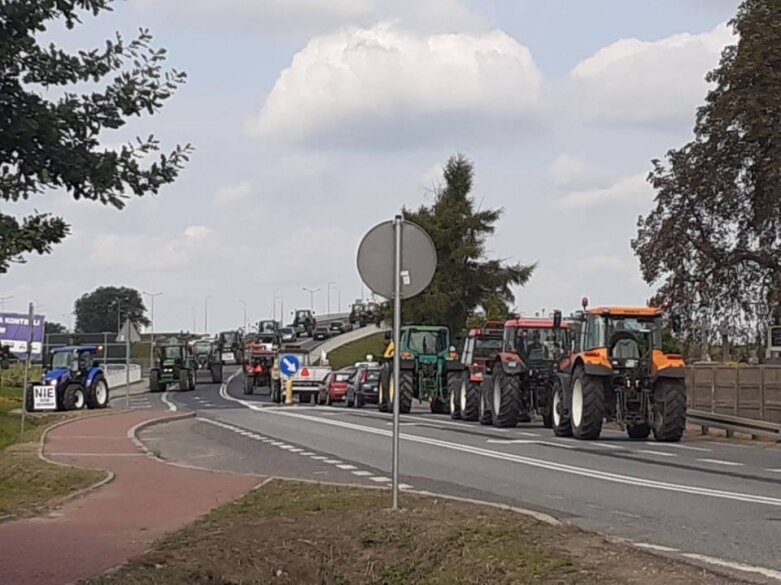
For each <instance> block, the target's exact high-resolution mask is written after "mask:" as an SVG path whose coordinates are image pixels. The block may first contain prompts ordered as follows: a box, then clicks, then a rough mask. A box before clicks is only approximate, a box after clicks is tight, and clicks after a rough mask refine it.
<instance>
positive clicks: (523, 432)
mask: <svg viewBox="0 0 781 585" xmlns="http://www.w3.org/2000/svg"><path fill="white" fill-rule="evenodd" d="M518 434H519V435H521V436H523V437H539V436H540V433H527V432H526V431H521V432H519V433H518Z"/></svg>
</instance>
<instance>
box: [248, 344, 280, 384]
mask: <svg viewBox="0 0 781 585" xmlns="http://www.w3.org/2000/svg"><path fill="white" fill-rule="evenodd" d="M244 355H245V356H246V357H245V360H244V394H252V393H253V392H254V391H255V388H257V387H260V388H265V387H269V388H270V387H271V370H272V369H273V367H274V360H275V359H276V351H275V349H274V347H273V346H272V345H269V344H265V343H250V344H249V345H248V346H247V348H246V349H245V352H244Z"/></svg>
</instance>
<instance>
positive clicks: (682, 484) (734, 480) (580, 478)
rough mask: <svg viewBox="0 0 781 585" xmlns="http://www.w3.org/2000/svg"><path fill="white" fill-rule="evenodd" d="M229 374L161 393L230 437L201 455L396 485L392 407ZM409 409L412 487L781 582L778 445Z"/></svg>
mask: <svg viewBox="0 0 781 585" xmlns="http://www.w3.org/2000/svg"><path fill="white" fill-rule="evenodd" d="M227 374H228V370H226V383H225V384H223V385H222V386H220V385H212V384H203V385H199V386H198V388H197V389H196V390H195V391H194V392H182V393H178V392H169V393H167V396H166V397H165V398H166V399H167V400H168V401H169V402H170V403H172V405H173V406H174V407H176V408H178V409H180V410H194V411H196V412H197V417H198V418H197V419H196V420H208V421H210V422H209V423H208V425H209V426H210V427H212V428H211V429H210V430H209V431H205V430H204V427H205V425H206V424H207V423H205V422H202V423H200V427H199V426H198V424H193V426H191V427H190V428H189V429H184V432H185V434H189V435H188V436H190V438H191V440H194V437H196V436H197V437H199V438H198V441H199V442H204V441H206V440H207V439H210V440H212V441H213V443H214V442H216V443H219V444H220V446H219V448H215V447H214V446H213V444H212V447H209V448H210V449H216V451H213V452H212V454H211V455H209V456H204V457H201V461H200V464H203V463H204V462H208V460H209V459H212V460H213V461H214V460H219V461H220V462H221V463H220V465H223V466H228V468H231V469H233V470H235V471H254V472H257V473H269V474H275V475H280V476H289V477H301V478H305V479H317V476H318V475H320V476H322V479H323V480H334V481H345V478H346V479H347V480H350V481H354V482H357V483H361V484H366V485H381V486H387V485H388V482H389V481H390V480H389V478H390V472H391V440H390V436H391V417H390V415H386V414H382V413H379V412H377V411H376V410H374V409H373V408H370V407H367V408H365V409H362V410H356V409H347V408H344V407H338V406H337V407H325V406H293V407H279V406H275V405H273V404H271V403H270V402H269V400H268V394H267V393H262V394H261V393H259V394H256V395H253V396H245V395H244V394H243V392H242V380H241V374H240V373H238V372H235V371H234V372H233V373H232V375H231V376H230V378H228V377H227ZM401 422H402V426H401V431H402V436H401V439H402V440H401V448H402V451H401V481H402V482H403V484H404V487H405V488H414V489H417V490H425V491H432V492H438V493H445V494H449V495H455V496H462V497H470V498H478V499H482V500H487V501H494V502H501V503H508V504H512V505H515V506H521V507H525V508H527V509H530V510H534V511H538V512H541V513H545V514H549V515H551V516H554V517H556V518H559V519H563V520H566V521H569V522H572V523H574V524H575V525H577V526H580V527H582V528H584V529H588V530H596V531H599V532H601V533H603V534H607V535H610V536H613V537H617V538H620V539H626V540H629V541H631V542H634V543H636V544H639V545H640V546H643V547H645V548H649V549H652V550H656V551H659V552H661V553H663V554H669V555H671V556H682V557H684V558H687V559H689V560H692V561H695V562H700V563H703V564H708V565H711V566H714V565H717V566H720V568H721V569H723V570H728V571H731V570H735V571H738V572H739V573H740V574H741V575H743V576H745V575H748V576H751V577H753V578H755V579H758V580H760V581H761V580H766V581H767V580H771V581H774V580H778V581H781V554H779V550H781V448H779V447H778V446H775V445H770V444H768V443H748V442H739V441H722V440H717V439H708V438H693V439H688V440H685V441H684V442H682V443H679V444H664V443H656V442H653V441H650V442H648V441H630V440H628V439H627V438H626V435H625V434H624V433H621V432H619V431H612V430H606V431H605V432H604V434H603V438H602V439H601V440H600V441H594V442H579V441H576V440H573V439H566V438H557V437H555V436H554V435H553V433H552V432H551V431H549V430H548V429H545V428H542V426H541V424H540V423H536V424H535V423H530V424H526V425H520V426H518V427H517V428H515V429H496V428H493V427H482V426H480V425H479V424H477V423H466V422H461V421H452V420H451V419H450V418H449V417H447V416H441V415H432V414H430V413H428V409H427V408H423V407H420V408H417V409H416V412H414V413H412V414H410V415H402V417H401ZM215 423H216V424H215ZM157 439H158V440H159V441H160V445H161V446H162V447H165V445H168V452H169V454H170V455H171V456H172V458H175V459H179V460H184V461H188V462H190V463H194V464H199V463H198V462H196V461H192V460H188V457H191V456H192V457H197V454H196V455H192V453H191V454H190V455H188V449H187V448H186V446H184V445H185V443H186V441H185V442H183V441H182V439H181V436H180V439H179V443H178V446H177V442H176V440H175V439H172V438H171V437H169V438H168V439H167V441H166V440H165V437H162V438H161V437H157ZM193 444H195V443H193ZM199 449H200V451H199V453H200V455H203V454H204V452H205V451H204V450H208V449H207V446H206V445H205V443H204V445H202V446H199V447H198V448H197V449H196V448H195V447H193V449H192V450H191V451H197V450H199ZM237 452H239V453H240V454H241V455H240V456H236V455H235V454H236V453H237ZM230 453H233V455H230ZM271 453H273V454H274V455H270V454H271ZM280 453H281V454H280ZM218 454H219V455H218ZM231 459H235V460H237V461H238V462H237V463H235V465H234V464H232V463H230V461H231ZM326 462H334V463H326ZM313 465H314V467H312V466H313ZM338 465H342V466H347V467H346V468H344V469H342V468H339V467H338ZM329 466H331V467H330V468H329ZM329 471H330V472H329ZM355 472H357V473H355Z"/></svg>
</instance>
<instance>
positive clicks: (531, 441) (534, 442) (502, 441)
mask: <svg viewBox="0 0 781 585" xmlns="http://www.w3.org/2000/svg"><path fill="white" fill-rule="evenodd" d="M485 442H486V443H493V444H496V445H544V446H547V447H556V448H557V449H575V447H574V446H572V445H566V444H564V443H555V442H553V441H540V440H535V439H486V441H485Z"/></svg>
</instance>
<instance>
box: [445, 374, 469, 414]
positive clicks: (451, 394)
mask: <svg viewBox="0 0 781 585" xmlns="http://www.w3.org/2000/svg"><path fill="white" fill-rule="evenodd" d="M465 383H466V381H465V380H464V376H463V375H461V374H458V373H455V372H454V373H452V374H450V375H449V376H448V378H447V393H448V401H449V407H450V408H449V409H448V412H449V413H450V418H452V419H453V420H459V419H460V418H461V387H462V386H463V385H464V384H465Z"/></svg>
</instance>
